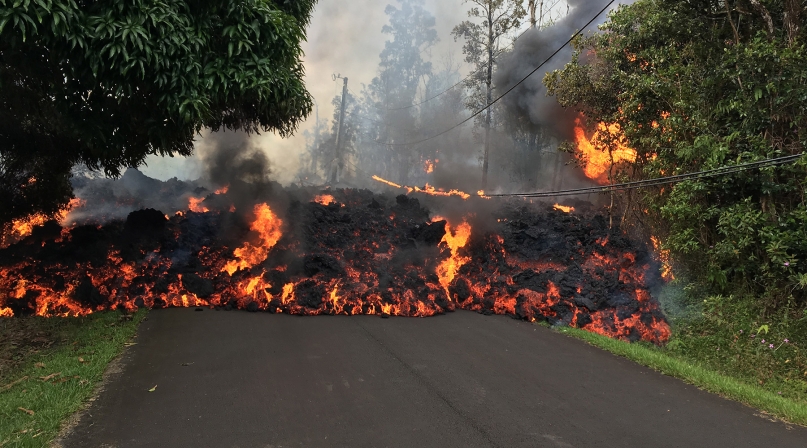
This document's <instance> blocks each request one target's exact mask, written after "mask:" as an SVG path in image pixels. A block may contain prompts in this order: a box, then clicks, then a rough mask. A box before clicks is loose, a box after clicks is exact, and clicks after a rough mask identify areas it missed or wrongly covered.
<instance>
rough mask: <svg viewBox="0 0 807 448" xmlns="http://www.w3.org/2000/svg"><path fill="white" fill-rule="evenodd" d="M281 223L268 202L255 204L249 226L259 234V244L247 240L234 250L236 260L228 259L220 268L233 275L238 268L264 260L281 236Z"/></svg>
mask: <svg viewBox="0 0 807 448" xmlns="http://www.w3.org/2000/svg"><path fill="white" fill-rule="evenodd" d="M282 225H283V221H281V220H280V219H279V218H278V217H277V216H275V214H274V213H273V212H272V209H271V208H269V205H268V204H258V205H256V206H255V221H253V222H252V225H251V226H250V228H251V229H252V230H253V231H255V232H257V233H258V235H259V236H260V244H258V245H252V244H250V243H249V242H247V243H244V245H243V246H242V247H239V248H238V249H236V250H235V252H234V254H235V257H236V258H237V259H238V260H230V261H228V262H227V264H225V266H224V267H223V268H222V269H221V270H222V271H226V272H227V273H228V274H230V275H233V274H234V273H235V272H236V271H238V270H239V269H248V268H251V267H253V266H255V265H257V264H258V263H262V262H263V261H264V260H266V256H267V255H268V254H269V250H271V249H272V248H273V247H274V246H275V244H277V242H278V240H280V237H281V236H283V233H282V232H281V230H280V228H281V226H282Z"/></svg>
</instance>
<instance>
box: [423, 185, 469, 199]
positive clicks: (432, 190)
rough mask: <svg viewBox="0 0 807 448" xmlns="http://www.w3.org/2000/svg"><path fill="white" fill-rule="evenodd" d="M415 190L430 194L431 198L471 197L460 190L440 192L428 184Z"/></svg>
mask: <svg viewBox="0 0 807 448" xmlns="http://www.w3.org/2000/svg"><path fill="white" fill-rule="evenodd" d="M413 190H414V191H416V192H418V193H424V194H428V195H431V196H444V197H449V196H457V197H460V198H462V199H468V198H470V197H471V195H470V194H468V193H466V192H464V191H460V190H449V191H444V190H438V189H436V188H434V187H432V186H431V185H429V184H426V185H425V186H423V188H420V187H413Z"/></svg>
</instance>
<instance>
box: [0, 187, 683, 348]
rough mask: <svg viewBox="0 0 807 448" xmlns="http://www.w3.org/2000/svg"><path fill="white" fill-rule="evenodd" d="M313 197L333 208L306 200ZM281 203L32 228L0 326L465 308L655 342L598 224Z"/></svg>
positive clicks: (655, 311)
mask: <svg viewBox="0 0 807 448" xmlns="http://www.w3.org/2000/svg"><path fill="white" fill-rule="evenodd" d="M296 191H297V190H296ZM288 194H289V195H291V194H292V193H288ZM294 194H307V193H300V192H299V191H297V193H294ZM318 195H319V196H322V195H328V196H332V197H333V201H330V200H328V201H316V200H312V199H316V197H317V196H318ZM289 199H292V198H287V199H283V200H279V201H278V202H277V203H278V204H289V205H288V206H287V207H285V208H283V207H281V206H279V205H272V206H270V205H269V203H259V204H257V205H256V206H254V209H253V211H252V214H250V215H249V216H246V217H243V218H239V217H238V216H237V215H236V214H231V215H228V214H227V212H208V213H187V214H185V213H182V214H180V213H177V214H174V215H173V216H170V217H168V218H166V216H165V215H164V214H163V213H162V212H159V211H156V210H150V209H147V210H140V211H137V212H133V213H131V214H130V215H129V217H128V218H127V219H126V222H125V223H123V224H121V223H113V224H110V225H108V226H75V227H71V228H70V229H64V230H62V233H61V234H59V233H58V228H57V229H56V230H57V231H56V232H53V231H51V233H47V232H33V234H32V235H31V236H29V237H28V238H26V239H25V240H23V241H21V242H20V243H18V244H13V245H11V246H9V247H8V248H7V249H2V250H0V316H4V317H11V316H17V315H29V314H35V315H40V316H79V315H85V314H89V313H92V312H96V311H101V310H110V309H120V310H125V311H133V310H135V309H137V308H140V307H148V308H165V307H198V306H204V307H215V308H217V309H244V310H248V311H266V312H271V313H289V314H298V315H319V314H339V315H357V314H375V315H398V316H421V317H422V316H433V315H436V314H442V313H446V312H451V311H454V310H456V309H466V310H473V311H478V312H481V313H486V314H506V315H510V316H513V317H516V318H520V319H525V320H529V321H537V320H543V321H547V322H549V323H551V324H558V325H569V326H574V327H578V328H583V329H587V330H590V331H594V332H597V333H602V334H606V335H609V336H612V337H618V338H622V339H626V340H631V341H636V340H646V341H650V342H653V343H663V342H664V341H666V340H667V338H669V326H668V325H667V323H666V321H665V318H664V316H663V314H661V312H660V310H659V305H658V302H656V301H655V300H654V299H653V298H652V297H651V295H650V293H649V289H648V286H647V285H648V284H651V283H653V282H654V281H655V278H654V277H652V276H654V275H656V276H657V275H658V269H657V268H658V265H657V263H656V262H655V261H654V259H653V257H652V256H651V255H650V252H649V251H648V249H647V248H646V247H645V246H644V245H643V244H641V243H638V242H635V241H631V240H628V239H627V238H626V237H624V236H623V235H621V234H614V233H611V231H610V230H609V226H608V223H607V220H606V219H605V218H603V217H602V216H595V217H587V216H585V215H582V214H581V215H579V216H578V215H568V214H566V213H558V212H556V211H554V210H553V207H551V206H533V207H524V203H523V202H518V203H514V204H512V207H510V208H508V207H505V208H503V209H502V210H501V212H500V213H501V215H500V216H501V217H500V218H499V219H498V223H496V222H489V223H485V224H484V225H478V226H477V225H473V226H472V224H471V222H472V221H471V219H472V218H471V217H466V219H464V220H459V221H458V222H448V221H446V220H444V219H441V218H431V219H430V218H429V212H428V210H426V209H424V208H423V207H422V205H421V204H420V203H419V201H418V200H417V199H415V198H411V197H409V196H406V195H400V196H398V197H397V198H395V200H394V201H392V200H386V199H384V197H383V196H375V195H373V194H372V193H371V192H369V191H366V190H329V191H328V192H327V193H323V192H317V193H313V194H310V196H306V197H297V198H293V199H294V200H289ZM333 203H339V204H340V205H342V206H341V207H334V206H333ZM273 204H275V203H274V202H273ZM280 216H282V219H281V217H280ZM239 219H246V220H247V221H246V222H242V221H239ZM474 219H475V218H474ZM494 221H495V220H494ZM233 222H236V223H238V224H236V225H232V224H231V223H233ZM228 223H230V224H228ZM284 223H287V224H289V223H291V225H285V226H284ZM228 225H232V227H227V226H228ZM481 229H485V230H481ZM233 241H235V242H237V243H233ZM232 247H235V250H233V249H232ZM654 272H655V274H654ZM648 276H651V277H650V279H649V280H648V279H647V277H648Z"/></svg>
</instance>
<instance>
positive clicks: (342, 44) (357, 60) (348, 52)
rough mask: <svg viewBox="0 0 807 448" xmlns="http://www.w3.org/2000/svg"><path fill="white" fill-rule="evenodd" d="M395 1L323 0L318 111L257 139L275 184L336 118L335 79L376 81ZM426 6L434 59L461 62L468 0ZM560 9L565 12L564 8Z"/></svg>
mask: <svg viewBox="0 0 807 448" xmlns="http://www.w3.org/2000/svg"><path fill="white" fill-rule="evenodd" d="M391 3H393V4H395V5H397V2H396V1H394V0H350V1H345V0H319V3H318V5H317V7H316V9H315V11H314V14H313V17H312V20H311V25H310V27H309V29H308V40H307V41H306V42H304V43H303V50H304V52H305V57H304V65H305V69H306V76H305V82H306V86H307V88H308V90H309V92H311V94H312V95H313V96H314V99H315V101H316V103H317V104H318V107H316V108H315V110H314V111H313V112H312V114H311V116H310V117H309V118H308V120H307V121H306V122H305V123H302V124H301V126H300V129H299V131H298V132H297V134H296V135H295V136H293V137H290V138H287V139H282V138H280V137H279V136H277V135H275V134H271V133H270V134H263V135H260V136H254V137H253V142H254V143H256V144H257V145H259V146H260V147H261V149H262V150H263V151H265V152H266V153H267V155H268V156H269V159H270V161H271V163H272V166H273V178H274V179H275V180H277V181H279V182H281V183H283V184H288V183H291V182H293V181H294V180H295V179H294V174H295V173H296V171H297V167H298V164H299V162H298V160H299V159H298V157H299V154H300V153H301V151H304V149H305V138H304V137H303V135H302V134H303V131H305V130H307V129H312V128H313V127H314V126H315V122H316V118H317V115H319V119H320V120H330V119H331V117H332V116H333V107H332V106H331V101H332V100H333V98H334V96H336V95H339V94H340V93H341V87H342V80H341V79H337V80H336V81H334V80H333V79H332V76H333V75H334V74H341V75H342V76H346V77H348V78H349V86H350V89H351V90H352V91H353V92H355V93H359V92H360V91H361V88H362V85H363V84H369V83H370V81H372V79H373V77H374V76H375V74H376V68H377V66H378V61H379V53H381V50H383V48H384V42H385V41H386V40H387V38H388V37H387V36H386V35H384V34H382V33H381V28H382V27H383V26H384V24H385V23H386V22H387V16H386V15H385V14H384V9H385V8H386V7H387V5H389V4H391ZM561 3H563V1H562V0H561ZM425 6H426V9H427V10H429V11H431V12H432V14H433V15H434V16H435V19H436V21H437V26H436V29H437V31H438V37H439V39H440V42H438V44H437V45H436V46H435V47H434V48H433V49H432V50H431V60H432V61H433V63H434V64H435V65H436V66H438V67H439V66H441V63H442V62H441V61H444V60H446V58H449V57H452V58H453V59H454V60H455V61H457V62H459V61H461V60H462V58H463V56H462V42H461V41H460V42H455V41H454V38H453V37H452V36H451V34H450V32H451V29H452V28H453V27H454V26H455V25H457V24H459V23H460V22H462V21H463V20H466V19H467V13H466V11H467V10H468V5H467V4H463V0H426V4H425ZM558 7H559V8H558V9H563V10H564V11H565V6H564V4H560V5H558ZM462 72H463V74H467V72H468V70H467V69H465V68H464V69H463V70H462ZM317 109H318V110H317ZM317 112H318V113H317ZM203 137H204V134H203V136H202V138H199V139H198V140H199V141H198V142H197V146H202V145H204V144H205V142H204V138H203ZM146 163H147V166H146V167H142V168H141V171H143V172H144V173H145V174H146V175H148V176H151V177H154V178H158V179H163V180H166V179H169V178H171V177H179V178H180V179H188V180H192V179H197V178H199V177H200V175H201V169H200V163H199V161H198V159H196V157H195V156H192V157H189V158H183V157H174V158H170V157H169V158H162V157H149V158H148V159H147V160H146Z"/></svg>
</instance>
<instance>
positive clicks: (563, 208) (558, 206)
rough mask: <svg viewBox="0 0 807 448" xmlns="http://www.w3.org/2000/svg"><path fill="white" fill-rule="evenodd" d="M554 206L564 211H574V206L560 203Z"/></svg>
mask: <svg viewBox="0 0 807 448" xmlns="http://www.w3.org/2000/svg"><path fill="white" fill-rule="evenodd" d="M553 208H554V209H555V210H560V211H562V212H563V213H571V212H573V211H574V207H568V206H565V205H560V204H555V205H554V206H553Z"/></svg>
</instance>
